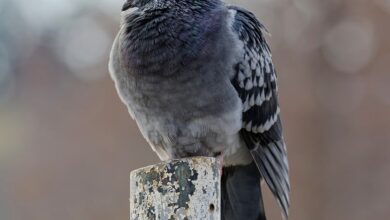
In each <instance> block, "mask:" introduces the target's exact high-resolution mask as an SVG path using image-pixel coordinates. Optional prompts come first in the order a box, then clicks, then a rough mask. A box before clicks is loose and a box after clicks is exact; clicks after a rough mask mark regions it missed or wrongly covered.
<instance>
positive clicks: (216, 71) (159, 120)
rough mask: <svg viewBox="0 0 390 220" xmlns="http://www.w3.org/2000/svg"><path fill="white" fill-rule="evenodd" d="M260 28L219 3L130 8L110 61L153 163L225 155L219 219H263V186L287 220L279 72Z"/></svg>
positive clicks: (179, 0)
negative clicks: (156, 158) (151, 152)
mask: <svg viewBox="0 0 390 220" xmlns="http://www.w3.org/2000/svg"><path fill="white" fill-rule="evenodd" d="M262 29H263V26H262V25H261V24H260V23H259V22H258V20H257V19H256V18H255V16H254V15H253V14H252V13H250V12H248V11H246V10H244V9H241V8H238V7H234V6H228V5H226V4H224V3H223V2H221V1H219V0H129V1H127V2H126V3H125V5H124V7H123V12H122V22H121V28H120V31H119V33H118V35H117V37H116V39H115V41H114V44H113V48H112V51H111V55H110V64H109V69H110V74H111V77H112V78H113V80H114V81H115V85H116V89H117V91H118V93H119V96H120V98H121V100H122V101H123V102H124V103H125V104H126V106H127V107H128V110H129V113H130V115H131V116H132V117H133V118H134V120H135V121H136V122H137V124H138V127H139V128H140V130H141V133H142V134H143V136H144V137H145V138H146V140H147V141H148V143H149V144H150V145H151V146H152V148H153V150H154V151H155V152H156V153H157V154H158V156H159V157H160V159H162V160H167V159H173V158H182V157H188V156H198V155H199V156H218V155H220V154H222V155H223V156H224V166H225V168H224V176H223V177H222V179H223V181H224V186H223V187H224V191H225V194H224V196H223V207H225V208H224V209H223V210H222V211H223V212H224V213H225V214H223V216H224V219H248V220H251V219H265V215H264V211H263V205H262V198H261V190H260V186H259V183H260V179H261V178H264V180H265V181H266V183H267V184H268V186H269V187H270V189H271V191H272V192H273V194H274V195H275V197H276V198H277V200H278V201H279V203H280V205H281V207H282V209H283V213H284V216H285V217H287V216H288V207H289V196H288V194H289V191H290V186H289V179H288V163H287V155H286V149H285V145H284V141H283V138H282V130H281V122H280V117H279V107H278V103H277V87H276V74H275V70H274V67H273V64H272V60H271V53H270V50H269V48H268V46H267V44H266V42H265V40H264V37H263V33H262ZM252 161H254V162H255V164H256V165H257V169H254V163H252ZM238 183H242V184H238ZM248 189H251V190H248ZM256 189H257V190H256ZM251 192H252V194H251ZM249 194H251V196H254V197H256V198H258V199H257V200H256V199H250V200H249V198H248V196H249ZM245 200H246V201H247V202H244V201H245ZM256 201H257V202H256ZM245 213H246V214H245ZM243 215H245V216H243Z"/></svg>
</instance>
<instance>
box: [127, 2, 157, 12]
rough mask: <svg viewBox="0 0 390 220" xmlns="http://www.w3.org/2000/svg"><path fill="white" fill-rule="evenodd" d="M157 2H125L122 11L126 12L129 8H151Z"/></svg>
mask: <svg viewBox="0 0 390 220" xmlns="http://www.w3.org/2000/svg"><path fill="white" fill-rule="evenodd" d="M158 1H159V0H126V1H125V3H124V4H123V7H122V11H126V10H128V9H130V8H144V7H148V6H153V5H154V4H155V3H156V2H158Z"/></svg>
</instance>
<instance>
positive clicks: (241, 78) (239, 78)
mask: <svg viewBox="0 0 390 220" xmlns="http://www.w3.org/2000/svg"><path fill="white" fill-rule="evenodd" d="M244 79H245V75H244V73H243V72H242V71H241V70H239V71H238V81H240V82H241V81H244Z"/></svg>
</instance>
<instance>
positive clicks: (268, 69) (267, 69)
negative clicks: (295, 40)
mask: <svg viewBox="0 0 390 220" xmlns="http://www.w3.org/2000/svg"><path fill="white" fill-rule="evenodd" d="M269 66H270V65H269V63H268V62H266V64H265V72H266V73H271V68H270V67H269Z"/></svg>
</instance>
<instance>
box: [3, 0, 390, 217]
mask: <svg viewBox="0 0 390 220" xmlns="http://www.w3.org/2000/svg"><path fill="white" fill-rule="evenodd" d="M229 2H230V3H235V4H238V5H241V6H244V7H247V8H249V9H250V10H252V11H253V12H255V14H256V15H257V16H258V18H259V19H261V21H262V22H263V23H264V24H265V25H266V26H267V27H268V29H269V31H270V32H271V34H272V36H270V37H268V42H269V43H270V45H271V48H272V50H273V55H274V56H273V57H274V62H275V63H276V66H277V69H278V74H279V87H280V99H281V106H282V114H283V121H284V127H285V138H286V140H287V143H288V149H289V158H290V165H291V181H292V189H293V190H292V208H291V219H292V220H313V219H316V220H328V219H333V220H345V219H354V220H366V219H389V216H390V73H389V70H390V43H389V39H390V26H389V22H390V1H389V0H326V1H323V0H245V1H244V0H241V1H238V0H236V1H229ZM122 3H123V2H122V1H121V0H95V1H92V0H91V1H87V0H34V1H31V0H0V219H1V220H22V219H31V220H35V219H36V220H38V219H39V220H52V219H56V220H69V219H72V220H92V219H93V220H106V219H128V212H129V207H128V194H129V187H128V182H129V180H128V176H129V172H130V171H131V170H133V169H135V168H139V167H142V166H146V165H149V164H154V163H156V162H158V158H157V157H156V156H155V154H154V153H153V152H152V151H151V150H150V148H149V147H148V146H147V144H146V142H145V141H144V139H143V138H142V136H141V134H140V132H139V131H138V129H137V127H136V124H135V123H134V121H132V120H131V118H130V117H129V116H128V113H127V110H126V108H125V107H124V105H122V103H121V102H120V100H119V98H118V97H117V94H116V92H115V90H114V85H113V83H112V82H111V80H110V79H109V76H108V71H107V62H108V54H109V49H110V47H111V43H112V41H113V39H114V36H115V33H116V31H117V30H118V23H119V18H120V17H119V12H120V8H121V5H122ZM265 196H266V208H267V210H268V216H269V219H281V217H280V213H279V210H278V208H277V205H276V202H275V201H274V200H273V199H272V196H271V194H270V193H269V191H268V190H267V191H266V193H265Z"/></svg>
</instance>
